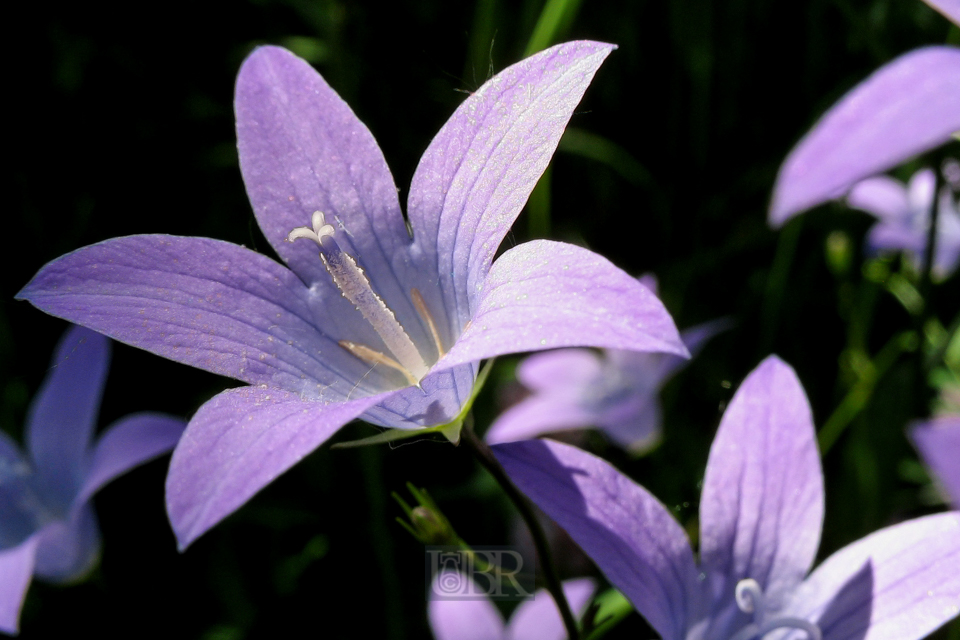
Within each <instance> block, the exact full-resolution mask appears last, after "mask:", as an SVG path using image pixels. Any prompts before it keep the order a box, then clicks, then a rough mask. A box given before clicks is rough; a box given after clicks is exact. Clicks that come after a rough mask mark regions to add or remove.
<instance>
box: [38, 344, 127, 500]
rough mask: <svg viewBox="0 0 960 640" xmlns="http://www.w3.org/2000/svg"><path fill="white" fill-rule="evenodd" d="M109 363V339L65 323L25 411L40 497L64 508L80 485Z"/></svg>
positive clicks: (84, 471)
mask: <svg viewBox="0 0 960 640" xmlns="http://www.w3.org/2000/svg"><path fill="white" fill-rule="evenodd" d="M109 366H110V341H109V340H108V339H107V338H105V337H103V336H101V335H100V334H98V333H95V332H93V331H90V330H89V329H84V328H83V327H70V329H68V330H67V332H66V333H65V334H64V336H63V338H61V339H60V343H59V345H58V346H57V350H56V351H55V352H54V356H53V361H52V363H51V370H50V373H49V374H48V375H47V377H46V379H45V380H44V381H43V385H42V386H41V387H40V391H39V392H37V395H36V396H35V397H34V399H33V402H32V403H31V404H30V410H29V411H28V413H27V423H26V434H25V436H24V438H25V439H26V441H27V451H28V452H29V453H30V457H31V458H32V459H33V464H34V471H35V473H36V475H35V476H34V482H35V483H36V484H37V486H38V487H40V488H41V491H42V492H43V495H44V497H45V502H47V503H48V504H49V503H53V504H54V505H56V507H58V508H60V509H62V510H63V511H67V510H68V509H69V507H70V504H71V502H72V501H73V497H74V496H75V495H76V493H77V491H78V490H79V489H80V485H81V484H82V482H83V477H84V474H85V473H86V465H87V462H88V459H87V456H88V453H87V450H88V448H89V447H90V438H91V436H92V434H93V428H94V426H95V425H96V421H97V414H98V413H99V411H100V397H101V396H102V394H103V384H104V382H105V381H106V378H107V370H108V368H109Z"/></svg>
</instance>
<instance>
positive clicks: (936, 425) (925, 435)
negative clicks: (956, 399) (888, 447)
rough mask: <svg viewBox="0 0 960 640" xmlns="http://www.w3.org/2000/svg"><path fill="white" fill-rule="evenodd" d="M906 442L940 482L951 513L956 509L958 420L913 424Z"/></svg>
mask: <svg viewBox="0 0 960 640" xmlns="http://www.w3.org/2000/svg"><path fill="white" fill-rule="evenodd" d="M910 439H911V440H913V443H914V444H915V445H916V447H917V450H919V451H920V454H921V455H922V456H923V460H924V462H926V463H927V466H929V467H930V469H931V470H932V471H933V473H934V475H935V476H936V479H937V480H939V481H940V483H941V484H942V486H943V488H944V490H945V491H946V493H947V496H948V497H949V498H950V500H951V502H953V506H954V508H955V509H960V416H944V417H942V418H937V419H935V420H931V421H929V422H922V423H917V424H916V425H915V426H914V427H913V428H912V429H911V430H910Z"/></svg>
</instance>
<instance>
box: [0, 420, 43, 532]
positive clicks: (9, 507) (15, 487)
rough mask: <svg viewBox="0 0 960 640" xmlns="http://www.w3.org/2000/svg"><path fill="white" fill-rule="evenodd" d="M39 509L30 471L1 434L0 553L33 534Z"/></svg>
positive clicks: (31, 471)
mask: <svg viewBox="0 0 960 640" xmlns="http://www.w3.org/2000/svg"><path fill="white" fill-rule="evenodd" d="M38 506H40V500H39V498H38V496H37V494H36V490H35V488H34V486H33V468H32V467H31V465H30V463H29V462H28V461H27V459H26V458H25V457H24V456H23V454H21V453H20V449H19V447H17V445H16V444H15V443H14V442H13V440H11V439H10V437H9V436H8V435H7V434H5V433H4V432H3V431H0V551H3V550H6V549H9V548H13V547H16V546H19V545H21V544H23V542H24V541H25V540H26V539H27V538H29V537H30V536H31V535H33V532H34V531H36V530H37V527H39V525H40V516H39V509H37V508H36V507H38Z"/></svg>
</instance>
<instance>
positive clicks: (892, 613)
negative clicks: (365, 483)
mask: <svg viewBox="0 0 960 640" xmlns="http://www.w3.org/2000/svg"><path fill="white" fill-rule="evenodd" d="M957 567H960V513H958V512H951V513H941V514H937V515H932V516H927V517H925V518H917V519H916V520H910V521H907V522H903V523H901V524H898V525H894V526H892V527H887V528H885V529H881V530H880V531H877V532H876V533H873V534H871V535H869V536H867V537H866V538H863V539H862V540H858V541H857V542H854V543H853V544H851V545H848V546H846V547H844V548H843V549H841V550H840V551H838V552H837V553H835V554H833V555H832V556H830V557H829V558H827V559H826V561H824V563H823V564H821V565H820V566H819V567H818V568H817V570H816V571H814V572H813V573H812V574H811V575H810V577H809V578H807V580H806V581H805V582H804V583H803V585H801V587H800V589H798V590H797V592H796V593H795V595H794V597H793V598H792V599H791V602H790V604H789V606H788V607H787V608H786V609H785V611H784V613H785V614H787V615H794V616H798V617H801V618H805V619H807V620H811V621H815V622H816V623H817V624H818V625H819V626H820V628H821V630H822V631H823V640H846V639H848V638H856V639H857V640H914V639H917V638H925V637H926V636H927V635H928V634H929V633H931V632H932V631H933V630H934V629H937V628H938V627H940V626H941V625H942V624H944V623H945V622H947V621H948V620H950V619H952V618H955V617H957V615H958V614H960V571H957Z"/></svg>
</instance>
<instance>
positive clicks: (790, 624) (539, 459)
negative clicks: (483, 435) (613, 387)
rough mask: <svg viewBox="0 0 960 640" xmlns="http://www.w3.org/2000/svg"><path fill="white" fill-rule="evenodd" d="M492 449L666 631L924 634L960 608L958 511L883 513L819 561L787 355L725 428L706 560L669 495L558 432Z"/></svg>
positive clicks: (817, 524) (813, 469)
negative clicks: (912, 515)
mask: <svg viewBox="0 0 960 640" xmlns="http://www.w3.org/2000/svg"><path fill="white" fill-rule="evenodd" d="M493 449H494V452H495V454H496V456H497V458H498V459H499V460H500V462H501V463H502V464H503V466H504V467H505V468H506V470H507V472H508V473H509V474H510V476H511V478H512V479H513V480H514V482H516V483H517V486H518V487H519V488H520V489H521V490H522V491H523V492H524V493H526V494H527V495H528V496H529V497H530V498H531V499H532V500H533V501H534V502H535V503H536V504H537V505H538V506H539V507H540V508H541V509H543V510H544V511H545V512H546V513H547V514H548V515H549V516H550V517H552V518H553V519H554V520H556V521H557V523H558V524H560V526H562V527H564V528H565V529H566V530H567V532H568V533H569V534H570V535H571V537H573V539H574V540H576V541H577V543H578V544H579V545H580V546H581V547H582V548H583V550H584V551H585V552H586V553H587V555H589V556H590V557H591V558H592V559H593V560H594V562H596V563H597V565H598V566H599V567H600V569H601V570H602V571H603V572H604V574H606V576H607V578H608V579H609V580H610V582H611V584H613V586H615V587H616V588H618V589H619V590H620V591H621V592H622V593H623V594H624V595H625V596H626V597H627V598H628V599H629V600H630V601H631V602H632V603H633V604H634V606H636V608H637V610H638V611H639V612H640V613H641V614H642V615H643V616H644V617H645V618H646V619H647V621H648V622H649V623H650V624H651V626H653V628H654V629H656V631H657V632H658V633H659V634H660V635H661V636H662V637H663V638H664V640H681V639H685V640H749V639H760V638H766V639H769V638H773V637H776V638H788V639H789V640H801V639H814V638H821V637H822V638H823V640H913V639H916V638H922V637H924V636H926V635H927V634H929V633H931V632H932V631H933V630H934V629H936V628H938V627H939V626H941V625H942V624H944V623H945V622H946V621H948V620H950V619H951V618H954V617H956V616H957V615H958V613H960V572H958V571H957V567H958V566H960V512H951V513H942V514H937V515H933V516H927V517H924V518H918V519H916V520H910V521H907V522H903V523H901V524H897V525H894V526H891V527H887V528H885V529H882V530H880V531H878V532H876V533H873V534H871V535H869V536H867V537H865V538H863V539H861V540H859V541H857V542H854V543H853V544H850V545H848V546H847V547H845V548H843V549H841V550H840V551H838V552H837V553H835V554H833V555H832V556H830V557H829V558H827V559H826V560H825V561H824V562H823V563H821V564H820V566H819V567H818V568H817V569H816V570H815V571H813V572H812V573H810V575H807V572H808V571H809V569H810V567H811V565H812V564H813V560H814V557H815V556H816V553H817V547H818V545H819V540H820V530H821V524H822V520H823V500H824V497H823V473H822V470H821V468H820V459H819V456H818V454H817V445H816V439H815V434H814V429H813V421H812V416H811V413H810V406H809V404H808V403H807V398H806V395H805V394H804V392H803V388H802V387H801V385H800V381H799V380H797V377H796V375H795V374H794V372H793V370H792V369H791V368H790V367H789V366H787V365H786V364H784V363H783V362H782V361H781V360H779V359H778V358H776V357H773V356H771V357H769V358H767V359H766V360H765V361H764V362H763V363H761V365H760V366H759V367H758V368H757V369H756V370H755V371H754V372H753V373H751V374H750V376H748V377H747V379H746V380H745V381H744V382H743V384H742V385H741V387H740V389H739V390H738V391H737V393H736V395H735V396H734V398H733V400H732V401H731V402H730V405H729V406H728V408H727V410H726V412H725V413H724V416H723V419H722V421H721V423H720V428H719V430H718V431H717V436H716V439H715V440H714V442H713V446H712V448H711V450H710V458H709V461H708V462H707V470H706V476H705V478H704V481H703V496H702V498H701V503H700V561H699V563H698V562H696V561H695V560H694V554H693V551H692V549H691V547H690V543H689V540H688V539H687V536H686V533H685V532H684V530H683V528H682V527H681V526H680V525H679V524H678V523H677V521H676V520H674V518H673V516H672V515H671V512H670V510H669V509H668V508H667V507H665V506H664V505H663V504H661V503H660V502H659V501H658V500H657V499H656V498H654V497H653V496H652V495H651V494H650V493H648V492H647V491H646V490H645V489H644V488H643V487H640V486H639V485H637V484H635V483H634V482H633V481H632V480H630V479H629V478H627V477H626V476H624V475H622V474H620V472H618V471H617V470H616V469H614V468H613V467H612V466H610V464H608V463H607V462H605V461H603V460H601V459H599V458H597V457H595V456H592V455H590V454H587V453H585V452H583V451H580V450H579V449H576V448H574V447H571V446H567V445H562V444H559V443H555V442H550V441H548V440H527V441H524V442H516V443H510V444H502V445H496V446H495V447H493ZM774 630H780V631H781V634H783V635H771V636H767V635H765V634H767V633H769V632H771V631H774Z"/></svg>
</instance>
